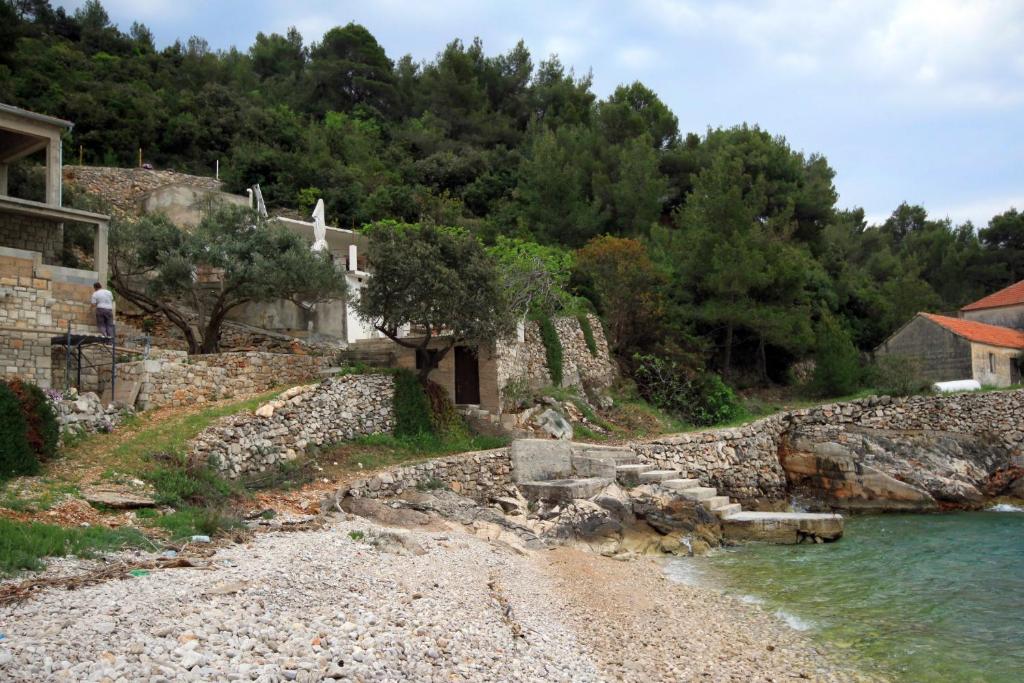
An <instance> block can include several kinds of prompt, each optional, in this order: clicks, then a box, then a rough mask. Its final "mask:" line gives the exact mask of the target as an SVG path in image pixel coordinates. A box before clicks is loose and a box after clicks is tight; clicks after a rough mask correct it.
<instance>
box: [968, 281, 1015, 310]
mask: <svg viewBox="0 0 1024 683" xmlns="http://www.w3.org/2000/svg"><path fill="white" fill-rule="evenodd" d="M1017 304H1024V280H1021V281H1020V282H1018V283H1017V284H1015V285H1010V286H1009V287H1007V288H1006V289H1000V290H999V291H998V292H996V293H995V294H989V295H988V296H986V297H984V298H981V299H978V300H977V301H975V302H974V303H973V304H967V305H966V306H964V307H963V308H961V309H960V310H961V311H977V310H980V309H982V308H999V307H1000V306H1015V305H1017Z"/></svg>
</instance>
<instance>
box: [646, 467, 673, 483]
mask: <svg viewBox="0 0 1024 683" xmlns="http://www.w3.org/2000/svg"><path fill="white" fill-rule="evenodd" d="M678 478H679V470H648V471H647V472H642V473H641V474H640V483H641V484H660V483H661V482H663V481H667V480H669V479H678Z"/></svg>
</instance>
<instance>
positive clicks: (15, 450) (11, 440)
mask: <svg viewBox="0 0 1024 683" xmlns="http://www.w3.org/2000/svg"><path fill="white" fill-rule="evenodd" d="M38 471H39V458H38V457H36V455H35V453H33V452H32V448H31V447H30V446H29V443H28V424H27V423H26V421H25V415H24V413H23V412H22V409H21V402H20V401H19V400H18V397H17V396H16V395H15V393H14V392H13V391H12V390H11V388H10V387H9V386H8V385H7V384H6V383H5V382H0V479H6V478H8V477H15V476H18V475H22V474H35V473H36V472H38Z"/></svg>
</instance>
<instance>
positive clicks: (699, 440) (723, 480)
mask: <svg viewBox="0 0 1024 683" xmlns="http://www.w3.org/2000/svg"><path fill="white" fill-rule="evenodd" d="M865 429H869V430H881V431H884V432H890V433H893V434H897V435H903V436H911V437H922V438H924V439H927V438H930V437H935V436H942V435H948V436H951V437H954V438H955V437H969V438H970V439H971V440H974V441H975V442H976V443H978V444H979V447H977V448H971V447H970V446H969V445H967V446H966V447H961V448H960V450H959V453H960V454H961V459H963V460H965V462H970V461H972V460H973V461H976V462H977V465H978V466H979V467H980V468H982V469H984V470H986V471H991V469H992V467H993V455H992V452H993V450H992V448H991V447H990V446H992V445H995V446H996V451H997V452H998V453H1001V454H1002V455H1001V456H1000V457H1001V458H1002V460H1004V461H1005V462H1009V460H1010V459H1011V458H1013V457H1014V456H1020V455H1022V454H1024V390H1018V391H1010V392H984V393H965V394H955V395H946V396H913V397H909V398H892V397H888V396H882V397H879V396H872V397H869V398H865V399H860V400H857V401H851V402H849V403H836V404H829V405H822V406H817V407H815V408H808V409H802V410H795V411H791V412H786V413H780V414H778V415H773V416H770V417H767V418H764V419H761V420H757V421H756V422H752V423H751V424H749V425H744V426H742V427H736V428H732V429H718V430H710V431H703V432H693V433H690V434H676V435H671V436H662V437H657V438H654V439H649V440H645V441H640V442H635V443H632V444H630V445H631V446H632V447H633V448H634V450H636V452H637V453H638V455H639V456H640V458H641V460H642V461H644V462H649V463H651V464H654V465H657V466H658V467H662V468H669V469H679V470H681V471H682V472H683V473H684V474H685V475H687V476H689V477H693V478H696V479H700V480H701V484H703V485H706V486H714V487H716V488H718V489H719V492H720V493H722V494H723V495H729V496H732V497H735V498H737V499H739V500H740V501H741V502H744V503H745V504H754V503H756V502H757V501H759V500H765V499H767V500H782V499H785V497H786V473H785V471H784V470H783V468H782V465H781V464H780V458H779V455H780V448H782V447H783V445H784V439H785V440H787V441H799V442H800V443H801V444H802V447H804V448H808V447H812V446H813V445H814V444H831V443H835V444H844V445H845V444H850V445H853V446H857V447H860V446H862V442H863V441H864V439H863V434H862V432H863V430H865ZM961 441H964V439H963V438H962V439H961ZM981 445H984V446H985V447H981ZM999 464H1000V463H998V462H997V463H995V466H999Z"/></svg>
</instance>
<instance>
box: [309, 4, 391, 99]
mask: <svg viewBox="0 0 1024 683" xmlns="http://www.w3.org/2000/svg"><path fill="white" fill-rule="evenodd" d="M309 52H310V62H309V73H310V80H311V84H312V87H311V88H310V93H309V96H310V101H309V105H310V107H311V109H312V110H313V111H314V112H318V113H323V112H326V111H330V110H332V109H333V110H338V111H346V112H348V111H363V112H367V113H370V114H374V115H380V116H383V115H387V114H388V113H389V112H391V111H392V109H393V108H394V107H395V106H396V105H397V104H398V92H397V90H396V86H395V76H394V73H393V71H392V69H393V64H392V62H391V60H390V59H388V56H387V55H386V54H385V52H384V48H382V47H381V46H380V44H378V43H377V39H376V38H374V37H373V35H372V34H371V33H370V32H369V31H367V30H366V29H365V28H364V27H362V26H360V25H358V24H348V25H347V26H344V27H335V28H332V29H331V30H329V31H328V32H327V33H325V34H324V37H323V40H321V41H320V42H319V43H318V44H316V45H313V46H312V48H310V51H309Z"/></svg>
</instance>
